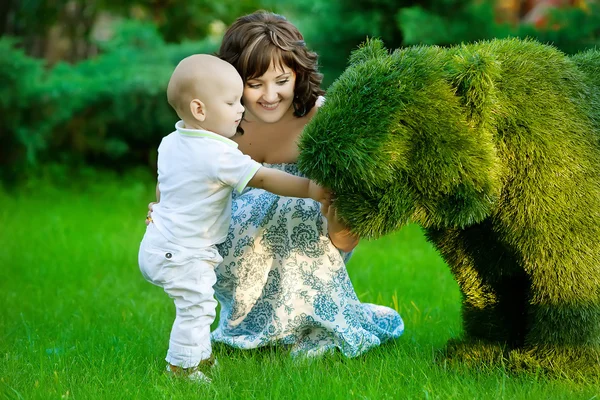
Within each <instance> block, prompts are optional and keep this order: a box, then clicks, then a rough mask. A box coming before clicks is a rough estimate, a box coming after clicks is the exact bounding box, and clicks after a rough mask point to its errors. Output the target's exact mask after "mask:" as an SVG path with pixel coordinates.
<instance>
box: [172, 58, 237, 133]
mask: <svg viewBox="0 0 600 400" xmlns="http://www.w3.org/2000/svg"><path fill="white" fill-rule="evenodd" d="M241 80H242V78H241V77H240V75H239V74H238V72H237V71H236V70H235V68H234V67H233V66H232V65H231V64H229V63H228V62H226V61H223V60H221V59H220V58H217V57H215V56H211V55H209V54H194V55H192V56H189V57H186V58H184V59H183V60H181V62H180V63H179V64H178V65H177V67H175V70H174V71H173V74H172V75H171V79H170V80H169V85H168V87H167V99H168V101H169V104H170V105H171V107H173V109H174V110H175V111H176V112H177V115H179V118H181V119H183V120H184V121H185V120H187V119H188V118H190V116H191V111H190V103H191V102H192V100H195V99H198V100H200V101H202V102H206V101H207V99H209V98H210V97H212V96H215V95H216V94H217V93H218V92H219V91H220V90H223V87H225V86H228V85H232V84H235V83H236V82H238V81H240V82H241ZM242 87H243V86H242Z"/></svg>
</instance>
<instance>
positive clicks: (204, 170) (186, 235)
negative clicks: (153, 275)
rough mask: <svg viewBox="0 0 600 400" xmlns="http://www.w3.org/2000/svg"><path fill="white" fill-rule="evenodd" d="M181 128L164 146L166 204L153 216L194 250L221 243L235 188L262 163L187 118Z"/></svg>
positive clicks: (161, 177) (161, 174)
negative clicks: (192, 125)
mask: <svg viewBox="0 0 600 400" xmlns="http://www.w3.org/2000/svg"><path fill="white" fill-rule="evenodd" d="M175 129H176V130H175V131H174V132H173V133H171V134H170V135H168V136H165V137H164V138H163V139H162V141H161V143H160V146H159V147H158V188H159V190H160V202H159V203H158V204H155V205H154V206H153V208H152V220H153V222H154V224H155V225H156V227H157V229H158V230H159V231H160V232H161V233H162V234H163V235H164V236H165V237H166V238H167V239H168V240H169V241H171V242H173V243H177V244H180V245H182V246H186V247H192V248H200V247H206V246H210V245H213V244H217V243H221V242H223V241H224V240H225V239H226V237H227V232H228V229H229V223H230V220H231V192H232V190H233V189H234V188H235V189H236V190H237V191H238V192H241V191H242V190H244V188H245V187H246V185H247V184H248V181H250V179H252V177H253V176H254V174H256V171H258V169H259V168H260V167H261V164H259V163H258V162H256V161H254V160H252V159H251V158H250V157H249V156H247V155H244V154H243V153H242V152H241V151H240V150H238V148H237V147H238V145H237V143H235V142H234V141H232V140H230V139H228V138H226V137H224V136H221V135H218V134H216V133H213V132H209V131H204V130H197V129H185V128H183V121H179V122H177V124H175Z"/></svg>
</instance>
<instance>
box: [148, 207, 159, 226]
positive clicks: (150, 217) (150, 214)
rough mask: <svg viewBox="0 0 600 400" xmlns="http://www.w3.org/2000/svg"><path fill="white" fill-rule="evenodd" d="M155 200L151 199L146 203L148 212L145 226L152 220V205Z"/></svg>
mask: <svg viewBox="0 0 600 400" xmlns="http://www.w3.org/2000/svg"><path fill="white" fill-rule="evenodd" d="M156 203H157V202H156V201H153V202H152V203H148V214H146V226H147V225H150V222H152V207H153V206H154V205H155V204H156Z"/></svg>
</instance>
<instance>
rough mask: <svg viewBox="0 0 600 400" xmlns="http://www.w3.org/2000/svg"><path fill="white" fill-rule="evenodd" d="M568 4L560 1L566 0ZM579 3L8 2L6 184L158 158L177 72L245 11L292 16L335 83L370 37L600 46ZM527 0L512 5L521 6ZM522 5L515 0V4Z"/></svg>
mask: <svg viewBox="0 0 600 400" xmlns="http://www.w3.org/2000/svg"><path fill="white" fill-rule="evenodd" d="M559 2H560V1H559ZM562 2H563V3H566V4H567V5H566V6H565V7H561V8H555V9H552V10H550V11H548V12H545V14H544V19H542V20H538V21H537V22H535V23H527V22H526V21H524V19H525V18H526V17H527V16H526V15H525V14H526V11H527V10H523V9H522V7H521V8H519V7H516V8H515V7H513V9H511V11H510V12H506V10H504V11H503V8H502V7H501V6H503V5H506V3H510V1H508V0H497V1H482V0H421V1H406V0H375V1H366V0H340V1H327V0H293V1H292V0H280V1H275V0H243V1H238V0H223V1H218V2H217V1H208V0H201V1H194V2H184V1H178V0H143V1H115V0H97V1H84V0H30V1H26V2H19V1H14V0H11V1H7V2H4V3H3V5H2V6H0V8H1V10H0V11H3V13H0V15H3V16H4V17H1V18H0V31H1V32H2V37H1V38H0V126H1V127H2V129H1V130H0V140H1V141H2V143H3V145H2V146H1V147H0V182H3V183H4V184H5V185H12V184H13V183H15V182H19V181H22V180H23V179H27V178H29V177H31V176H32V175H39V174H44V173H48V168H49V166H52V165H55V164H59V165H61V166H62V167H61V168H58V169H57V168H56V167H55V166H54V167H52V168H53V169H52V171H54V173H56V171H63V173H68V171H72V170H75V171H76V170H79V169H80V168H81V167H82V166H91V167H93V168H109V169H113V170H116V171H124V170H126V169H128V168H130V167H132V166H139V165H145V166H147V167H148V168H150V169H151V170H152V169H153V168H154V166H155V154H156V153H155V152H156V150H155V149H156V147H157V145H158V143H159V141H160V138H161V137H162V136H164V135H165V134H167V133H168V132H170V131H171V130H172V127H173V123H174V121H175V119H176V116H175V114H174V113H173V112H172V111H171V110H170V108H169V107H168V105H167V103H166V100H165V95H164V91H165V87H166V83H167V81H168V77H169V75H170V72H171V71H172V68H173V67H174V66H175V65H176V64H177V62H178V61H179V60H181V59H182V58H183V57H185V56H186V55H188V54H191V53H198V52H201V53H212V52H215V51H216V50H217V48H218V44H219V40H220V37H221V35H222V33H223V31H224V29H225V28H226V26H227V25H229V24H230V23H231V22H232V21H233V20H234V19H235V18H236V17H237V16H239V15H242V14H244V13H248V12H251V11H254V10H256V9H268V10H272V11H275V12H278V13H282V14H284V15H286V16H287V17H288V19H290V20H291V21H292V22H294V23H296V24H297V25H298V27H299V28H300V29H301V31H302V32H303V33H304V35H305V39H306V41H307V43H308V45H309V47H311V48H313V49H315V50H316V51H317V52H318V53H319V54H320V64H321V70H322V71H323V72H324V75H325V79H324V87H327V86H328V85H329V84H331V82H333V80H335V78H336V77H337V76H338V75H339V74H340V73H341V71H343V69H344V67H345V65H346V61H347V58H348V55H349V54H350V51H352V50H353V49H354V48H356V46H357V45H358V44H360V43H361V42H362V41H364V40H365V38H367V37H380V38H382V39H383V41H384V42H385V44H386V46H387V47H388V48H396V47H401V46H409V45H415V44H437V45H441V46H448V45H452V44H456V43H461V42H471V41H476V40H482V39H489V38H493V37H506V36H522V37H525V36H529V37H535V38H538V39H539V40H541V41H543V42H547V43H551V44H554V45H556V46H557V47H559V48H560V49H561V50H563V51H564V52H566V53H569V54H573V53H575V52H577V51H579V50H582V49H585V48H589V47H593V46H596V45H597V44H598V43H599V40H600V11H599V10H600V5H599V4H598V2H597V1H596V0H587V1H577V0H571V1H567V0H565V1H562ZM513 3H514V4H521V3H524V2H518V1H517V2H515V1H512V3H511V4H513ZM514 4H513V5H514Z"/></svg>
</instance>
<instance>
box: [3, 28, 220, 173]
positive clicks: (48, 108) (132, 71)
mask: <svg viewBox="0 0 600 400" xmlns="http://www.w3.org/2000/svg"><path fill="white" fill-rule="evenodd" d="M122 28H123V29H121V30H118V31H117V34H116V35H115V37H114V38H113V39H112V40H111V41H110V42H107V43H104V44H102V47H101V48H102V49H103V53H102V54H101V55H100V56H98V57H96V58H93V59H89V60H86V61H83V62H80V63H78V64H75V65H70V64H66V63H59V64H57V65H56V66H55V67H54V68H52V69H51V70H49V71H44V69H43V66H42V65H41V62H40V61H38V60H35V59H31V58H29V57H27V56H25V55H24V54H23V53H22V52H21V51H20V50H19V49H17V48H16V42H15V41H14V40H11V39H6V38H2V39H0V51H1V52H2V56H0V77H1V78H2V79H3V81H5V82H7V84H5V85H3V87H2V89H0V90H2V92H1V94H2V95H3V96H1V97H2V99H1V100H0V110H1V111H2V121H1V122H2V124H3V126H5V127H6V128H5V129H6V133H5V135H6V136H7V137H6V138H3V143H8V146H4V145H3V146H2V147H3V150H2V151H3V152H10V154H9V155H10V157H2V160H3V164H2V165H0V168H2V176H3V178H4V179H5V180H6V179H13V178H14V177H15V176H16V175H18V172H19V173H20V172H22V171H26V170H28V169H31V168H32V167H35V166H37V165H40V163H47V162H62V163H70V164H74V165H80V164H83V163H88V164H90V165H98V166H101V165H109V166H110V167H111V168H116V169H121V168H124V167H126V166H130V165H136V164H144V163H145V164H148V163H150V164H152V163H153V161H152V160H153V154H154V151H155V149H156V147H157V146H158V143H159V142H160V139H161V138H162V137H163V136H164V135H165V134H167V133H168V132H170V131H172V130H173V126H174V123H175V122H176V120H177V116H176V115H175V113H174V112H173V111H172V110H171V108H170V107H169V105H168V103H167V101H166V95H165V91H166V86H167V83H168V79H169V76H170V74H171V72H172V70H173V68H174V67H175V65H176V64H177V63H178V62H179V61H180V60H181V59H182V58H184V57H186V56H187V55H189V54H192V53H213V52H215V51H216V49H217V45H218V42H215V41H211V40H205V41H201V42H184V43H181V44H167V43H165V42H164V41H163V40H162V39H161V37H160V35H159V34H158V33H157V32H156V30H155V28H154V27H153V26H152V25H140V24H131V23H127V24H125V25H123V26H122Z"/></svg>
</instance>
